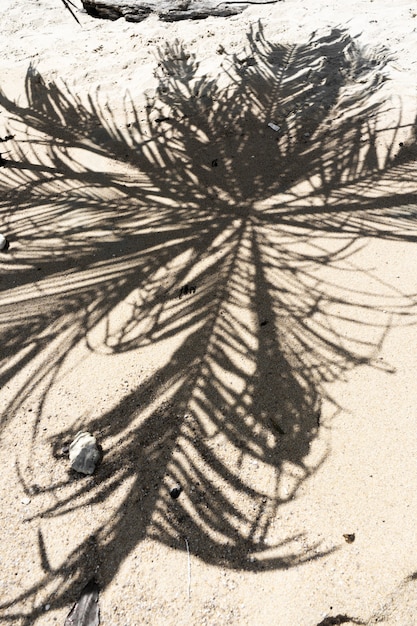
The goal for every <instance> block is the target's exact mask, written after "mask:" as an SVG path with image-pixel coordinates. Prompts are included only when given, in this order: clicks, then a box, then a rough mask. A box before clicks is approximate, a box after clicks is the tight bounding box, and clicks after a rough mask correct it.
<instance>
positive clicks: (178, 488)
mask: <svg viewBox="0 0 417 626" xmlns="http://www.w3.org/2000/svg"><path fill="white" fill-rule="evenodd" d="M181 491H182V488H181V485H175V487H173V488H172V489H171V491H170V492H169V495H170V496H171V498H172V499H173V500H176V499H177V498H178V497H179V495H180V493H181Z"/></svg>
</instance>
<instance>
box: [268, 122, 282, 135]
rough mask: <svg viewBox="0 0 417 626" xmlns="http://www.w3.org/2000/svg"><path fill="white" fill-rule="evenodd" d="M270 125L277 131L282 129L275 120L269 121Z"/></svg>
mask: <svg viewBox="0 0 417 626" xmlns="http://www.w3.org/2000/svg"><path fill="white" fill-rule="evenodd" d="M268 126H269V128H272V130H274V131H275V132H276V133H277V132H278V131H279V130H281V126H278V124H275V122H268Z"/></svg>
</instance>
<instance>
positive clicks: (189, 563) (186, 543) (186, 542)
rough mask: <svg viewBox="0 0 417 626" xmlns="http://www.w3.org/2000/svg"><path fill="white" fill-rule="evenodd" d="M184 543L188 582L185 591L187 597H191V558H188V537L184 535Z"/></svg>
mask: <svg viewBox="0 0 417 626" xmlns="http://www.w3.org/2000/svg"><path fill="white" fill-rule="evenodd" d="M184 539H185V545H186V547H187V557H188V584H187V592H188V599H189V600H190V599H191V560H190V546H189V543H188V539H187V538H186V537H185V538H184Z"/></svg>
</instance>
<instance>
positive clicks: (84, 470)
mask: <svg viewBox="0 0 417 626" xmlns="http://www.w3.org/2000/svg"><path fill="white" fill-rule="evenodd" d="M99 458H100V452H99V450H98V448H97V442H96V438H95V437H93V436H92V435H91V434H90V433H84V432H81V431H80V432H79V433H77V434H76V435H75V439H74V441H73V442H72V443H71V444H70V447H69V459H70V462H71V467H72V468H73V469H74V470H75V471H76V472H80V474H89V475H91V474H92V473H93V472H94V470H95V469H96V465H97V462H98V460H99Z"/></svg>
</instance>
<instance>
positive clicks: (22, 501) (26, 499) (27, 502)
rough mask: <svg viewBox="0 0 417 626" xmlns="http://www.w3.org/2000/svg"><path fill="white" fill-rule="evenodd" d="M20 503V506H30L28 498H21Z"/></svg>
mask: <svg viewBox="0 0 417 626" xmlns="http://www.w3.org/2000/svg"><path fill="white" fill-rule="evenodd" d="M20 502H21V503H22V504H30V498H22V499H21V500H20Z"/></svg>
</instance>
